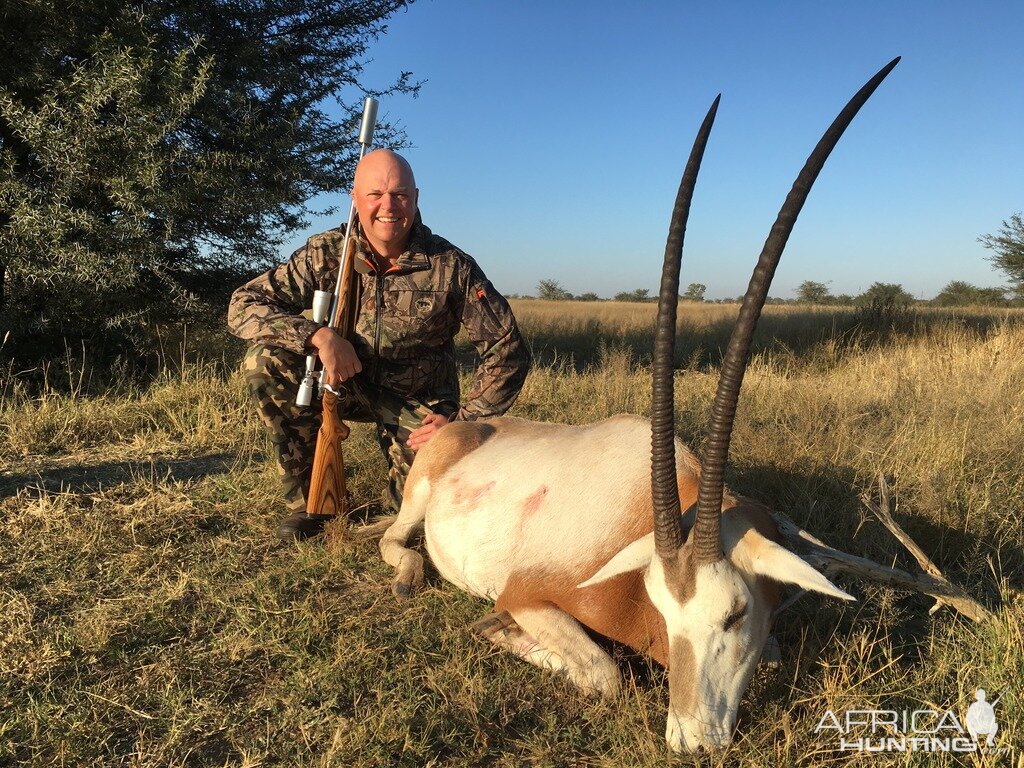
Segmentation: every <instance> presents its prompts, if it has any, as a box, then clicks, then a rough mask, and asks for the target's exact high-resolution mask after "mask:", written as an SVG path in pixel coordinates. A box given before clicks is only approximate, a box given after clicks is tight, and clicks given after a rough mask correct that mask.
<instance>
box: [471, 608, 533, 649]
mask: <svg viewBox="0 0 1024 768" xmlns="http://www.w3.org/2000/svg"><path fill="white" fill-rule="evenodd" d="M469 630H470V631H471V632H472V633H473V634H474V635H478V636H480V637H482V638H484V639H485V640H490V641H491V642H492V643H493V642H497V640H498V638H499V637H507V636H508V635H509V634H511V633H513V632H522V629H521V628H520V627H519V625H518V624H517V623H516V620H515V619H513V618H512V614H510V613H509V612H508V611H494V612H492V613H488V614H487V615H486V616H484V617H483V618H482V619H479V620H478V621H475V622H473V623H472V624H471V625H470V626H469Z"/></svg>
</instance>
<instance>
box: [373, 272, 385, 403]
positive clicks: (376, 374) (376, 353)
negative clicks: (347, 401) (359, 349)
mask: <svg viewBox="0 0 1024 768" xmlns="http://www.w3.org/2000/svg"><path fill="white" fill-rule="evenodd" d="M373 280H374V283H375V284H376V301H377V317H376V322H375V323H374V325H373V383H374V385H375V386H376V387H377V389H380V337H381V320H382V318H383V317H384V275H382V274H380V273H379V272H376V271H375V272H374V276H373Z"/></svg>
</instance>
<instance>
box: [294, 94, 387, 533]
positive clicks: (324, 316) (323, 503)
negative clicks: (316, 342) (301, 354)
mask: <svg viewBox="0 0 1024 768" xmlns="http://www.w3.org/2000/svg"><path fill="white" fill-rule="evenodd" d="M376 122H377V100H376V99H374V98H369V97H368V98H367V99H366V102H365V103H364V105H363V119H362V123H361V125H360V128H359V145H360V146H359V159H360V160H362V159H363V155H364V154H366V150H367V148H368V147H369V146H370V144H371V143H372V142H373V131H374V128H375V127H376ZM355 219H356V205H355V198H354V192H353V200H352V207H351V208H350V209H349V215H348V225H347V226H346V227H345V237H344V241H343V244H342V251H341V259H340V263H339V265H338V280H337V282H336V284H335V289H334V295H333V297H331V295H330V294H328V293H326V292H325V291H317V292H316V294H315V295H314V298H313V319H314V321H316V322H318V323H324V321H326V323H325V325H326V326H327V327H329V328H331V329H333V330H334V332H335V333H337V334H338V335H340V336H341V337H342V338H345V339H349V338H351V335H352V332H353V329H354V327H355V318H356V313H357V312H358V309H359V305H358V301H357V300H356V289H357V283H356V278H355V275H354V272H355V270H354V262H355V243H356V241H355V239H354V238H352V236H351V235H352V229H353V227H354V226H355ZM328 301H330V303H329V304H328ZM328 306H329V307H330V309H329V310H328V309H327V307H328ZM317 359H318V358H317V355H316V353H314V354H311V355H310V356H309V357H307V358H306V375H305V377H304V378H303V380H302V384H301V386H300V387H299V395H298V397H297V398H296V404H298V405H300V406H307V405H310V404H311V403H312V397H313V391H314V390H315V389H316V388H317V385H319V389H320V393H321V401H322V405H323V418H322V421H321V424H320V430H319V432H317V436H316V452H315V454H314V456H313V472H312V476H311V478H310V484H309V493H308V495H307V496H306V512H307V513H308V514H311V515H342V516H344V515H347V514H348V511H349V504H348V491H347V490H346V488H345V461H344V456H343V453H342V443H343V442H344V441H345V439H346V438H347V437H348V435H349V429H348V427H347V426H346V425H345V423H344V422H343V421H342V420H341V418H340V417H339V415H338V393H336V392H335V391H334V390H332V389H331V388H330V387H329V386H327V385H326V383H325V382H324V381H323V372H322V371H317V370H316V365H317Z"/></svg>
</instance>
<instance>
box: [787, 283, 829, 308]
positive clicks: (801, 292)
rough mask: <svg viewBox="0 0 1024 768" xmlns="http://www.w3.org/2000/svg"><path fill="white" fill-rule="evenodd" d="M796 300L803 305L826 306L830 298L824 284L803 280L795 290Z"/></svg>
mask: <svg viewBox="0 0 1024 768" xmlns="http://www.w3.org/2000/svg"><path fill="white" fill-rule="evenodd" d="M796 300H797V301H800V302H803V303H805V304H827V303H828V302H829V301H831V300H832V296H831V295H830V294H829V292H828V286H827V285H825V283H818V282H815V281H814V280H804V281H803V282H802V283H800V285H799V286H798V287H797V289H796Z"/></svg>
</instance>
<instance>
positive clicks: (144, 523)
mask: <svg viewBox="0 0 1024 768" xmlns="http://www.w3.org/2000/svg"><path fill="white" fill-rule="evenodd" d="M516 311H517V314H518V315H519V317H520V320H521V323H522V326H523V328H524V332H525V333H526V335H527V336H528V338H529V339H530V340H531V343H532V345H533V347H534V349H535V351H537V352H539V354H538V358H539V360H540V364H539V365H538V366H537V368H536V369H535V370H534V371H533V373H531V375H530V377H529V379H528V380H527V383H526V386H525V387H524V390H523V393H522V395H521V397H520V400H519V402H518V403H517V405H516V408H515V411H514V412H515V413H516V414H517V415H520V416H524V417H527V418H537V419H547V420H556V421H564V422H571V423H582V422H587V421H592V420H595V419H600V418H603V417H605V416H608V415H611V414H614V413H620V412H634V413H641V414H644V413H646V412H647V410H648V409H649V397H650V395H649V380H650V373H649V368H648V354H649V353H648V351H647V346H649V344H648V342H649V337H650V328H649V324H650V322H651V317H652V315H651V313H652V309H651V307H649V306H646V305H616V304H613V303H603V304H599V305H581V304H575V303H574V304H565V305H558V304H557V303H549V302H517V304H516ZM734 313H735V308H731V307H710V308H696V307H695V308H689V307H687V308H686V309H685V311H684V312H683V313H682V316H681V318H680V326H681V330H682V336H681V348H682V352H681V354H680V370H679V371H678V372H677V379H676V403H677V416H676V423H677V431H678V432H679V434H680V435H681V436H682V437H683V438H684V440H686V441H687V442H689V443H690V444H691V445H694V446H695V447H696V448H698V449H699V448H700V445H701V441H702V439H703V430H704V425H705V424H706V422H707V417H708V409H709V404H710V400H711V397H712V395H713V390H714V387H715V384H716V370H715V366H716V364H717V357H718V355H719V354H720V353H719V351H718V350H719V349H720V347H722V346H724V343H725V339H726V338H727V326H728V324H729V322H731V316H732V315H733V314H734ZM764 320H765V322H764V325H763V327H762V329H761V331H759V339H760V341H759V346H757V348H756V349H755V351H754V355H753V359H752V363H751V367H750V370H749V372H748V374H747V378H746V382H745V385H744V393H743V396H742V401H741V407H740V411H739V414H738V418H737V428H736V436H735V438H734V443H733V448H732V452H731V456H730V458H731V465H730V469H729V473H728V480H729V482H730V484H731V485H732V486H733V487H734V488H735V489H736V490H737V491H739V492H742V493H746V494H749V495H752V496H756V497H758V498H760V499H762V500H764V501H766V502H768V503H770V504H772V505H773V506H775V507H777V508H779V509H781V510H783V511H786V512H787V513H789V514H790V515H791V516H792V517H793V518H794V519H796V520H797V521H798V522H801V523H803V524H804V525H805V527H808V528H809V529H810V530H811V531H813V532H815V533H816V534H818V535H819V536H821V537H822V538H825V539H826V540H827V541H829V542H830V543H833V544H836V545H838V546H842V547H844V548H847V549H848V550H850V551H853V552H856V553H861V554H867V555H869V556H871V557H873V558H876V559H879V560H882V561H886V562H893V561H895V562H897V563H899V564H901V565H905V566H907V567H909V566H908V564H907V560H908V558H907V556H905V555H904V554H903V553H902V552H901V551H900V549H899V547H898V545H897V544H896V543H895V542H894V541H893V540H892V539H891V538H890V537H889V536H888V534H887V533H885V532H884V531H883V530H882V529H881V527H880V526H878V525H877V524H874V523H872V522H870V521H868V520H867V519H866V517H865V515H864V513H863V511H862V507H861V504H860V501H859V495H860V494H861V493H862V492H864V491H865V490H869V489H870V488H871V486H872V483H873V479H874V477H875V476H876V475H877V474H878V473H884V474H885V475H886V476H887V477H888V478H889V480H890V482H891V484H892V487H893V490H894V493H895V496H896V501H897V504H896V516H897V518H898V519H899V520H900V522H901V523H902V524H903V525H904V526H905V527H906V528H907V530H908V532H910V533H911V535H912V536H914V538H915V539H916V540H917V541H918V542H919V543H920V544H921V545H922V546H923V548H924V549H925V550H926V551H927V552H929V554H931V555H933V557H934V559H935V560H936V561H937V562H938V564H939V565H940V567H942V568H943V570H944V571H945V572H946V574H947V576H949V577H950V578H951V579H953V580H954V581H956V582H958V583H960V584H961V585H963V586H964V587H966V588H967V589H968V591H970V592H971V593H972V594H973V595H975V596H976V597H978V598H979V599H981V600H982V601H984V602H986V603H987V604H988V605H989V607H990V608H992V609H993V610H994V611H995V613H996V616H997V620H996V622H995V623H994V624H992V625H971V624H968V623H965V622H964V621H963V620H962V619H960V618H958V617H957V616H955V615H952V614H951V613H949V612H948V609H947V610H944V611H940V612H939V613H937V614H935V615H934V616H929V615H928V607H929V601H928V600H926V599H923V598H921V597H919V596H914V595H906V594H903V593H899V592H894V591H891V590H886V589H882V588H879V587H874V586H870V585H862V584H856V583H854V584H851V583H849V582H846V583H845V586H847V587H848V588H849V589H850V590H851V591H853V592H854V593H855V594H856V595H857V596H858V597H859V598H860V601H859V602H858V603H857V604H854V605H852V606H848V605H839V604H836V603H832V602H828V601H826V600H823V599H819V598H816V597H805V598H803V599H802V600H801V601H800V602H798V603H797V604H796V605H795V606H794V607H793V608H792V609H790V610H789V611H787V612H786V613H784V614H783V615H782V616H781V617H780V618H779V620H778V621H777V623H776V629H775V631H776V634H777V636H778V637H779V640H780V643H781V646H782V649H783V660H782V663H781V665H780V666H779V667H777V668H765V667H762V668H761V669H760V670H759V672H758V673H757V675H755V679H754V682H753V684H752V685H751V688H750V690H749V691H748V692H747V694H746V696H745V697H744V703H743V705H742V707H741V723H740V728H739V731H738V733H737V737H736V740H735V742H734V744H733V746H732V747H730V748H729V749H728V750H726V751H725V752H724V753H722V754H718V755H714V756H710V757H704V758H691V757H681V758H673V757H672V756H671V755H669V753H668V752H667V748H666V747H665V745H664V740H663V736H662V734H663V732H664V718H665V710H666V704H667V688H666V683H665V679H664V675H663V673H662V672H661V671H660V670H658V669H656V668H653V667H652V666H651V665H649V664H648V663H646V662H645V661H643V660H642V659H637V658H635V657H633V656H632V655H631V654H628V653H625V652H624V651H623V649H616V650H615V653H616V655H617V657H619V658H620V659H621V660H622V662H623V665H624V669H625V670H626V673H627V681H628V682H627V691H626V694H625V695H624V697H623V698H622V699H621V700H618V701H612V702H604V701H595V700H591V699H588V698H586V697H585V696H583V695H581V694H579V693H578V692H576V691H575V690H573V689H571V688H569V687H568V686H567V685H566V684H565V683H564V682H563V681H561V680H560V679H558V678H555V677H552V676H550V675H548V674H545V673H543V672H541V671H538V670H536V669H534V668H533V667H530V666H528V665H525V664H523V663H521V662H519V661H518V660H516V659H514V658H511V657H510V656H508V655H505V654H502V653H499V652H496V651H493V650H492V649H491V648H490V647H489V646H486V645H485V644H482V643H479V642H478V641H476V640H475V639H474V638H473V637H472V636H471V635H470V633H469V632H468V630H467V625H468V624H470V623H472V622H473V621H474V620H475V619H476V618H478V617H479V616H480V615H481V614H483V613H484V612H486V611H487V610H488V606H487V605H486V604H485V603H484V602H482V601H480V600H477V599H475V598H471V597H468V596H466V595H463V594H461V593H459V592H457V591H456V590H455V589H454V588H452V587H450V586H449V585H447V584H445V583H443V582H441V581H439V580H438V579H437V578H436V577H434V578H432V579H430V580H429V583H428V586H427V588H426V589H425V590H424V591H423V593H421V594H420V595H418V596H417V598H416V599H414V600H413V601H411V602H410V603H408V604H403V605H398V604H396V603H394V602H393V600H392V598H391V596H390V592H389V589H388V585H389V583H390V573H389V569H388V568H387V567H386V566H383V565H382V564H381V563H380V561H379V557H378V555H377V553H376V549H375V547H374V546H373V545H372V544H368V543H358V542H352V541H347V540H345V539H344V538H343V537H340V536H339V537H335V538H334V539H333V540H332V541H331V542H329V543H311V544H308V545H301V546H281V545H277V544H276V543H275V542H274V541H273V539H272V532H273V529H274V527H275V525H276V523H277V521H278V519H279V516H280V515H281V514H282V506H281V502H280V500H279V499H278V497H277V493H278V492H277V486H276V479H275V471H274V467H273V462H272V458H271V456H270V453H269V446H268V443H267V441H266V437H265V435H264V434H263V432H262V427H261V426H260V424H259V422H258V420H257V418H256V414H255V410H254V408H253V407H252V406H251V405H250V404H249V403H248V402H247V399H246V396H245V394H244V391H243V385H242V382H241V380H240V377H239V376H238V375H237V374H233V373H230V371H229V370H227V369H225V367H223V366H211V365H202V364H199V363H195V362H190V361H188V359H187V357H186V361H185V362H184V364H179V363H177V362H175V363H173V364H171V363H168V364H167V365H166V366H165V371H164V373H163V374H162V375H161V376H160V377H158V378H157V379H156V380H155V381H153V382H152V383H151V384H149V385H147V386H141V385H133V384H128V383H125V384H123V385H122V386H120V387H117V388H116V389H115V390H113V391H110V392H107V393H105V394H104V393H96V392H91V391H88V386H87V385H86V384H84V383H83V384H80V385H76V384H75V383H74V382H77V381H79V378H78V377H75V376H74V371H72V377H71V378H70V379H69V378H67V377H66V376H64V377H59V376H51V377H50V379H51V381H50V384H49V386H48V387H46V388H44V389H43V390H42V391H39V390H35V389H31V388H30V387H29V386H27V385H26V384H25V383H24V381H23V380H22V379H19V378H18V377H17V376H16V375H12V373H13V372H8V376H7V378H6V379H5V381H4V382H3V383H2V385H0V394H2V400H0V467H2V472H0V764H4V763H5V762H6V763H8V764H12V765H35V766H44V765H45V766H51V765H67V766H83V765H89V766H92V765H118V766H120V765H125V766H171V765H175V766H176V765H182V766H184V765H189V766H193V765H194V766H220V765H240V766H280V765H289V766H292V765H297V766H298V765H302V766H307V765H308V766H336V765H337V766H340V765H344V766H392V765H408V766H425V765H451V766H467V765H488V766H521V765H530V766H576V765H586V766H633V765H636V766H656V765H657V766H661V765H665V764H666V763H670V762H674V763H675V764H680V765H698V764H700V765H794V766H795V765H800V766H803V765H839V764H848V763H852V764H863V765H872V766H876V765H935V764H938V765H956V764H958V761H957V759H956V758H955V757H954V756H951V755H943V754H938V755H930V754H916V755H915V754H912V753H907V754H904V755H898V754H888V755H885V754H882V755H871V756H859V757H858V756H856V755H852V754H850V753H843V752H840V751H838V750H837V739H836V738H835V734H834V733H828V732H817V733H816V732H815V728H816V726H817V725H818V724H819V721H820V719H821V717H822V715H823V714H824V712H825V711H826V710H828V709H831V710H833V711H837V712H838V711H841V710H845V709H897V710H902V709H904V708H907V709H914V708H924V707H929V708H934V709H940V708H951V709H953V710H955V711H956V712H957V713H958V714H959V715H960V716H961V717H962V714H963V712H964V710H965V709H966V706H967V704H969V703H970V701H971V700H972V699H973V693H974V690H975V688H977V687H984V688H985V689H986V690H989V691H992V692H998V691H1000V690H1002V689H1003V688H1004V687H1005V686H1009V691H1008V692H1007V693H1006V694H1005V697H1004V698H1003V699H1002V700H1001V702H1000V704H999V705H998V707H997V715H998V716H999V721H1000V724H1001V730H1000V732H999V736H998V740H999V744H1000V746H1002V747H1004V748H1007V749H1009V748H1013V747H1018V746H1020V745H1021V741H1022V735H1024V732H1022V729H1021V725H1020V721H1019V716H1018V713H1019V712H1020V705H1021V699H1020V692H1021V690H1022V684H1024V650H1022V648H1024V597H1022V595H1021V588H1022V586H1024V553H1022V541H1024V530H1022V522H1021V520H1022V511H1024V509H1022V508H1024V458H1022V457H1024V404H1022V399H1021V397H1020V392H1021V391H1024V355H1021V354H1020V350H1021V349H1024V322H1022V321H1021V316H1020V315H1019V314H1014V313H1001V314H991V315H984V314H982V313H975V314H971V315H969V316H964V315H951V314H949V313H946V314H941V313H928V314H922V315H920V316H919V317H917V318H915V319H914V321H913V322H912V323H909V324H908V323H903V324H902V325H899V326H898V327H897V326H887V325H886V323H887V319H885V318H883V319H881V320H875V321H874V322H875V325H869V324H868V323H867V322H866V321H865V319H864V318H858V317H857V316H856V314H855V313H852V312H848V311H845V310H843V311H827V312H817V313H802V312H795V311H793V310H791V309H787V310H785V311H781V310H778V309H776V308H773V307H769V311H768V313H767V314H766V317H765V318H764ZM645 345H647V346H645ZM688 345H689V346H688ZM698 350H699V354H698ZM228 368H230V366H228ZM468 376H469V373H468V371H467V373H466V377H467V379H466V382H468ZM83 381H84V379H83ZM571 460H572V457H566V461H571ZM346 464H347V465H348V468H349V471H350V473H351V488H352V491H353V493H354V495H355V497H356V501H357V503H360V504H371V505H372V504H373V503H374V502H375V501H376V500H377V499H378V498H379V494H380V490H381V488H382V487H383V484H384V465H383V460H382V459H381V458H380V456H379V455H378V453H377V448H376V445H375V441H374V439H373V435H372V433H371V430H370V429H369V428H367V427H365V426H360V425H357V426H356V428H355V429H354V430H353V436H352V437H351V438H350V440H349V442H348V444H347V446H346ZM1018 757H1019V755H1017V754H1012V755H1011V754H1009V753H1007V754H1004V755H1002V756H992V757H988V758H985V759H984V760H982V759H975V764H978V765H983V764H984V765H995V764H1013V763H1014V762H1015V761H1016V760H1017V758H1018ZM1000 761H1001V762H1000Z"/></svg>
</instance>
